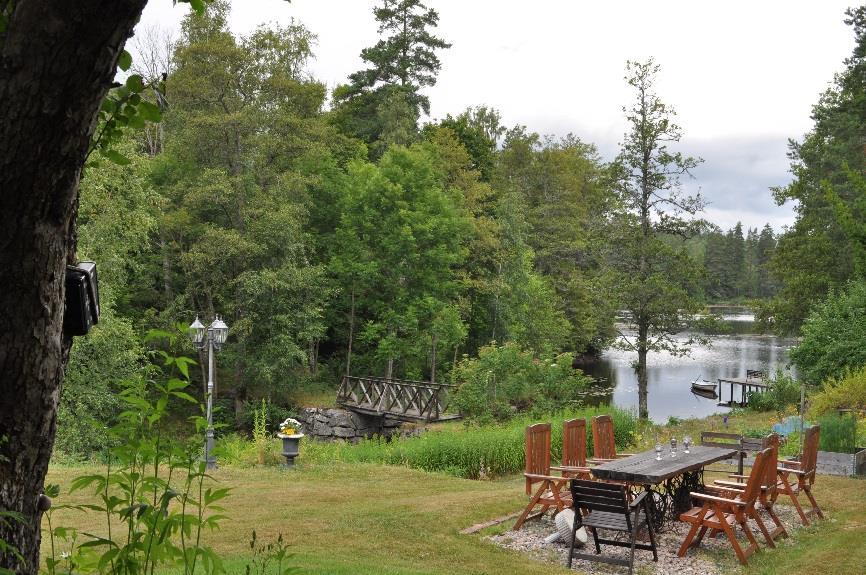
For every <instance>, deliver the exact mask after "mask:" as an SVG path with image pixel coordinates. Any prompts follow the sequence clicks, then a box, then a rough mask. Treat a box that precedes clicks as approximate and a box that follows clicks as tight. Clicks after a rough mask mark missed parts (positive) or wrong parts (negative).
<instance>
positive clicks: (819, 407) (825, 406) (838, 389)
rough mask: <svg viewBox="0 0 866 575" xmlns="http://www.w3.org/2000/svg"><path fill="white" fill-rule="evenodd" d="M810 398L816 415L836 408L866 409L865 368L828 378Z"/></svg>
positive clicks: (812, 409)
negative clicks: (821, 387)
mask: <svg viewBox="0 0 866 575" xmlns="http://www.w3.org/2000/svg"><path fill="white" fill-rule="evenodd" d="M810 400H811V403H812V407H811V411H812V413H813V414H814V415H816V416H820V415H823V414H825V413H827V412H829V411H833V410H836V409H866V368H863V369H859V370H857V371H851V372H848V373H847V374H845V375H844V376H843V377H840V378H838V379H835V378H830V379H828V380H827V381H825V382H824V387H823V389H821V391H819V392H818V393H816V394H814V395H813V396H811V398H810Z"/></svg>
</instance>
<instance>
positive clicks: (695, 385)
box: [692, 376, 716, 393]
mask: <svg viewBox="0 0 866 575" xmlns="http://www.w3.org/2000/svg"><path fill="white" fill-rule="evenodd" d="M692 391H703V392H713V393H716V384H715V383H713V382H711V381H707V380H706V379H701V376H698V377H696V378H695V380H694V381H693V382H692Z"/></svg>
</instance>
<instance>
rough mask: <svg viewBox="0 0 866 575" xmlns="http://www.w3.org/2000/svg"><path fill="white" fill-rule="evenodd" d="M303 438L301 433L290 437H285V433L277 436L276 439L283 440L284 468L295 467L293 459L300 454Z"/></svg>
mask: <svg viewBox="0 0 866 575" xmlns="http://www.w3.org/2000/svg"><path fill="white" fill-rule="evenodd" d="M303 436H304V434H303V433H293V434H292V435H286V434H285V433H278V434H277V437H279V438H280V439H282V440H283V457H285V458H286V464H285V466H284V467H286V468H287V469H290V468H292V467H294V466H295V457H297V456H298V453H299V452H300V443H301V438H302V437H303Z"/></svg>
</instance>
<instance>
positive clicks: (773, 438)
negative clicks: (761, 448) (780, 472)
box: [762, 433, 779, 489]
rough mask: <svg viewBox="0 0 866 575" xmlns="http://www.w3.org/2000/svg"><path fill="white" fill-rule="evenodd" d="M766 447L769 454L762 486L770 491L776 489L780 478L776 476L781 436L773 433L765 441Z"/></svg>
mask: <svg viewBox="0 0 866 575" xmlns="http://www.w3.org/2000/svg"><path fill="white" fill-rule="evenodd" d="M764 445H765V447H766V449H767V450H769V454H768V455H767V457H766V459H767V462H766V464H765V465H764V480H763V481H762V485H764V487H767V488H768V489H775V487H776V482H777V481H778V477H777V476H776V468H777V467H778V466H779V434H778V433H771V434H770V435H768V436H767V437H766V438H765V439H764Z"/></svg>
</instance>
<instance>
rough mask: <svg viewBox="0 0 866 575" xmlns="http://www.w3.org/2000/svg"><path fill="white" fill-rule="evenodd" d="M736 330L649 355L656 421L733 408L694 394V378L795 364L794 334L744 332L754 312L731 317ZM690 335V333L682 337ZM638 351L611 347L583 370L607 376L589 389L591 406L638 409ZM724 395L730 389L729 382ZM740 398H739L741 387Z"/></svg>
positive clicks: (742, 374) (729, 375)
mask: <svg viewBox="0 0 866 575" xmlns="http://www.w3.org/2000/svg"><path fill="white" fill-rule="evenodd" d="M725 319H726V320H728V321H729V322H730V323H731V324H732V327H733V328H734V330H733V331H734V333H733V334H732V335H723V336H717V337H714V338H713V341H712V346H711V347H709V348H707V347H701V346H694V347H693V348H692V352H691V354H690V355H689V356H687V357H675V356H672V355H670V354H667V353H651V354H650V355H649V357H648V358H647V379H648V385H647V387H648V396H649V397H648V408H649V416H650V419H652V420H653V421H655V422H660V423H662V422H665V421H667V419H668V417H670V416H676V417H680V418H686V417H705V416H707V415H710V414H713V413H721V412H725V411H727V410H728V408H726V407H722V406H719V405H717V404H718V402H719V400H718V399H713V398H707V397H702V396H698V395H695V394H693V393H692V392H691V382H692V381H693V380H694V379H695V378H697V377H700V378H702V379H706V380H709V381H711V382H714V383H717V380H718V378H745V377H746V370H750V369H756V370H764V371H765V372H767V373H775V371H776V370H777V369H791V368H790V367H789V365H788V349H789V348H790V347H791V346H793V345H795V343H796V341H795V340H794V339H791V338H780V337H775V336H769V335H755V334H749V333H744V332H748V331H750V330H751V329H752V321H751V320H752V318H751V316H742V317H726V318H725ZM683 339H685V338H683ZM636 361H637V353H634V352H628V351H621V350H616V349H609V350H607V351H605V352H604V354H603V355H602V357H601V360H600V361H598V362H595V363H593V364H591V365H588V366H585V367H584V368H583V369H584V371H585V372H586V373H588V374H589V375H592V376H593V377H595V378H597V379H601V380H603V382H602V383H601V384H600V385H598V386H597V387H596V389H595V391H594V392H593V393H591V394H588V396H587V398H586V402H587V403H588V404H590V405H598V404H602V403H613V404H614V405H617V406H620V407H625V408H633V409H634V410H635V411H637V407H638V393H637V385H638V382H637V374H635V371H634V368H633V367H632V364H633V363H634V362H636ZM724 394H725V399H726V400H727V399H728V394H729V388H728V386H725V387H724ZM735 397H739V388H737V390H736V393H735Z"/></svg>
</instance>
